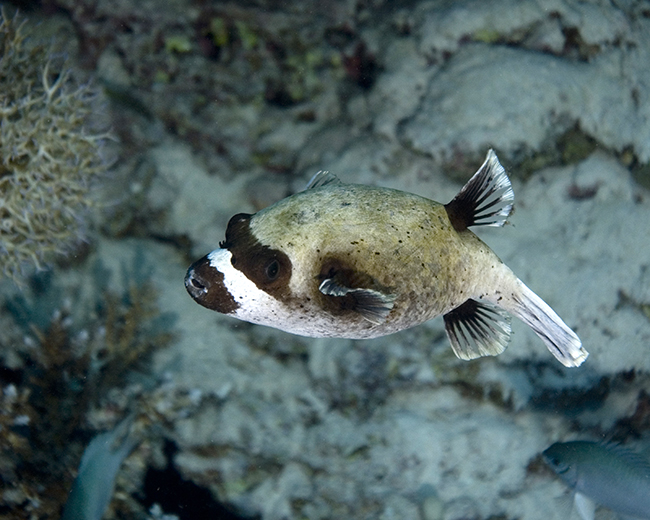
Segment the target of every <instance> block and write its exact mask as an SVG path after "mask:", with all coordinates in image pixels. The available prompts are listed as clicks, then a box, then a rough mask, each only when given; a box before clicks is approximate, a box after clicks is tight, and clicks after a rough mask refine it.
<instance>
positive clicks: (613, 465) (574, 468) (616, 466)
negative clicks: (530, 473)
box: [542, 441, 650, 520]
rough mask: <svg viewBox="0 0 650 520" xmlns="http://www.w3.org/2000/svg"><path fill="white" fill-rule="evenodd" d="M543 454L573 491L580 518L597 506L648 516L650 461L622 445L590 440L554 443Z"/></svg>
mask: <svg viewBox="0 0 650 520" xmlns="http://www.w3.org/2000/svg"><path fill="white" fill-rule="evenodd" d="M542 457H543V458H544V461H545V462H546V464H548V465H549V466H550V467H551V469H553V471H555V472H556V473H557V474H558V475H559V476H560V478H561V479H562V480H564V482H565V483H566V484H567V485H568V486H569V487H571V488H572V489H574V490H575V492H576V494H575V506H576V509H577V511H578V513H579V514H580V517H581V518H582V520H593V518H594V513H595V509H596V505H600V506H603V507H606V508H608V509H611V510H612V511H613V512H615V513H617V514H619V515H622V516H624V517H631V518H639V519H650V463H649V462H648V461H647V460H644V459H643V458H642V457H641V456H640V455H637V454H636V453H634V452H632V451H629V450H627V449H625V448H622V447H621V446H617V445H611V444H610V445H608V444H602V443H597V442H590V441H571V442H556V443H555V444H553V445H551V446H550V447H549V448H547V449H546V450H544V452H543V453H542Z"/></svg>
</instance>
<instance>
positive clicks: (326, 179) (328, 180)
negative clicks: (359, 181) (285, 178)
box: [305, 170, 342, 190]
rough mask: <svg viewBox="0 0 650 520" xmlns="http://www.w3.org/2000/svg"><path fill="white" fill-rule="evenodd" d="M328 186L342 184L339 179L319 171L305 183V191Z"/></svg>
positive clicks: (331, 174)
mask: <svg viewBox="0 0 650 520" xmlns="http://www.w3.org/2000/svg"><path fill="white" fill-rule="evenodd" d="M328 184H342V183H341V181H340V180H339V178H338V177H337V176H336V175H334V174H333V173H330V172H328V171H326V170H321V171H319V172H316V174H315V175H314V176H313V177H312V178H311V180H310V181H309V182H308V183H307V186H306V187H305V190H311V189H314V188H320V187H322V186H327V185H328Z"/></svg>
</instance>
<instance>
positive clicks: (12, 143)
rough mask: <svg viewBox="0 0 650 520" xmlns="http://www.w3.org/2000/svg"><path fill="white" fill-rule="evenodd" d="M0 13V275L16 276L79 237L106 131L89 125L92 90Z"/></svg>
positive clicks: (102, 166) (98, 171)
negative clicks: (103, 132) (94, 129)
mask: <svg viewBox="0 0 650 520" xmlns="http://www.w3.org/2000/svg"><path fill="white" fill-rule="evenodd" d="M0 16H1V19H0V92H2V96H0V273H2V274H4V275H5V276H8V277H10V278H13V279H14V280H16V281H19V280H20V278H21V276H22V275H24V274H25V273H27V272H29V271H30V270H32V269H33V268H34V267H35V268H37V269H41V268H43V267H44V266H45V265H47V264H48V263H49V262H50V261H51V260H52V259H53V258H54V257H55V256H56V255H57V254H65V253H67V252H69V251H70V249H71V247H72V246H73V245H74V244H76V243H78V242H79V241H82V240H83V239H84V237H85V227H86V226H85V225H84V223H85V219H84V217H85V215H86V213H87V211H86V210H87V209H88V207H89V206H90V205H91V199H90V197H89V190H90V187H91V185H92V181H93V180H94V179H95V178H97V177H98V176H99V175H100V174H101V173H103V172H104V171H105V170H106V161H104V160H103V159H102V155H101V148H102V143H103V141H104V140H105V139H106V137H108V136H107V134H93V133H92V132H89V131H87V127H88V121H89V117H90V116H91V115H92V107H93V101H94V98H95V93H94V91H93V90H92V89H91V88H90V87H89V86H88V85H82V86H78V85H75V83H74V81H73V79H72V77H71V74H70V72H69V71H68V70H65V69H63V68H62V67H57V66H56V65H55V62H56V61H57V60H56V58H55V57H53V55H52V53H51V51H50V50H49V49H48V48H46V47H45V46H44V45H28V44H27V43H28V42H27V41H26V35H25V31H24V22H23V23H20V22H19V21H18V19H17V16H16V17H14V18H13V19H11V18H8V17H7V15H6V12H5V11H4V10H2V12H1V14H0Z"/></svg>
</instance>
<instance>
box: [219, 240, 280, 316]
mask: <svg viewBox="0 0 650 520" xmlns="http://www.w3.org/2000/svg"><path fill="white" fill-rule="evenodd" d="M231 259H232V253H231V252H230V251H228V250H227V249H215V250H214V251H212V252H211V253H210V254H208V260H210V265H211V266H212V267H214V268H215V269H216V270H217V271H220V272H221V273H223V283H224V285H225V286H226V288H227V289H228V292H229V293H230V295H231V296H232V297H233V298H234V300H235V301H236V302H237V303H238V304H239V307H238V308H237V309H236V310H235V312H233V313H231V315H232V316H236V317H237V318H239V319H240V320H244V321H249V322H251V323H259V324H261V325H269V326H271V327H275V328H282V322H283V321H286V320H287V318H288V316H289V314H288V312H287V309H286V307H285V306H284V305H282V304H281V303H280V302H279V301H278V300H276V299H275V298H273V297H272V296H270V295H269V294H268V293H266V292H264V291H262V290H261V289H258V287H257V286H256V285H255V284H254V283H253V282H251V281H250V280H249V279H248V278H246V275H245V274H244V273H242V272H241V271H239V270H238V269H235V268H234V267H233V265H232V263H231Z"/></svg>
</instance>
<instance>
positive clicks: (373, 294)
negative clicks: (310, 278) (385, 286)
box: [318, 278, 395, 325]
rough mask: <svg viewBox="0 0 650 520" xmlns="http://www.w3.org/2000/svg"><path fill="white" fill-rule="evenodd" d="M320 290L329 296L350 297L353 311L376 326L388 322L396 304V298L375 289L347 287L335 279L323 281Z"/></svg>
mask: <svg viewBox="0 0 650 520" xmlns="http://www.w3.org/2000/svg"><path fill="white" fill-rule="evenodd" d="M318 290H319V291H320V292H321V293H323V294H325V295H327V296H335V297H341V298H342V297H350V298H351V299H352V304H351V308H352V310H354V311H355V312H358V313H359V314H360V315H361V316H363V317H364V318H365V319H366V320H368V321H369V322H370V323H373V324H375V325H380V324H382V323H384V322H385V321H386V318H388V314H389V313H390V311H391V310H392V309H393V305H394V303H395V296H394V295H392V294H387V293H384V292H381V291H376V290H374V289H365V288H354V287H346V286H345V285H343V284H341V283H340V282H338V281H337V280H336V279H335V278H326V279H325V280H323V281H322V282H321V284H320V285H319V286H318Z"/></svg>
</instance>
